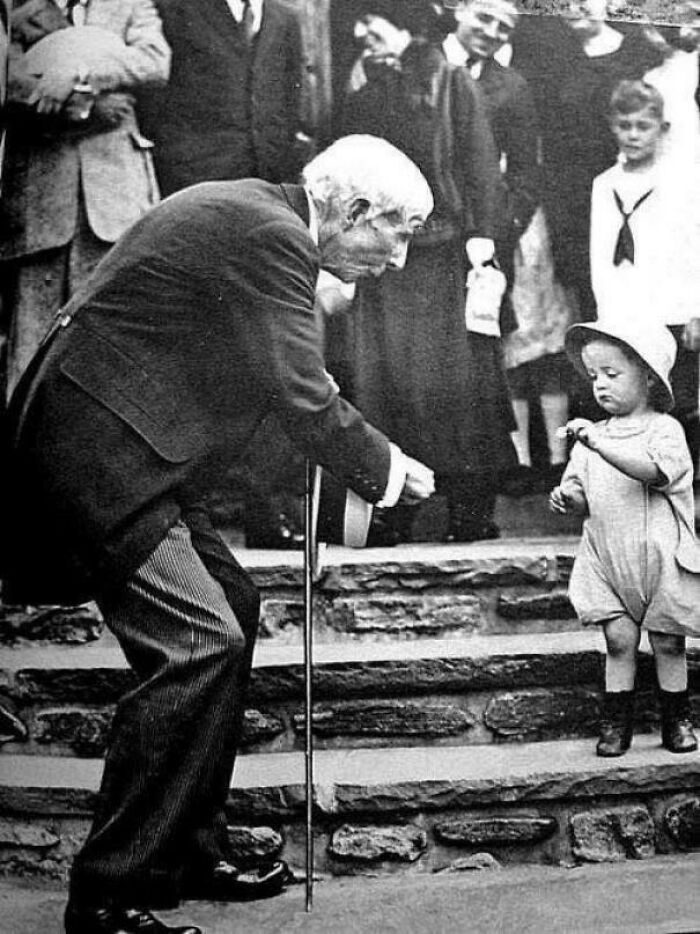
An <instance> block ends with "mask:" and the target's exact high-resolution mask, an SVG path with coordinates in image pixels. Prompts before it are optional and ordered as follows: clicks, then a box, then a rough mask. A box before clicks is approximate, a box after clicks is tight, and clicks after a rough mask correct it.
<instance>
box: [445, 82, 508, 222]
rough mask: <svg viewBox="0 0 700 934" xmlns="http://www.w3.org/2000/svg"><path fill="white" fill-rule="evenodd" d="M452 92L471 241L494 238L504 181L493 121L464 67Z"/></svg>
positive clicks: (456, 154)
mask: <svg viewBox="0 0 700 934" xmlns="http://www.w3.org/2000/svg"><path fill="white" fill-rule="evenodd" d="M450 93H451V96H452V100H451V106H450V111H451V115H452V120H453V122H454V127H453V132H454V159H455V162H456V163H457V169H458V172H459V176H460V178H461V187H462V201H463V206H464V212H465V216H464V224H465V228H466V234H467V238H469V237H490V238H492V239H493V238H495V237H496V235H497V233H498V223H499V216H498V215H499V208H500V206H501V204H502V201H501V192H502V187H501V186H502V180H501V170H500V166H499V160H498V152H497V149H496V144H495V142H494V139H493V134H492V132H491V126H490V123H489V119H488V117H487V115H486V110H485V108H484V104H483V102H482V99H481V94H480V92H479V89H478V87H477V85H476V82H475V81H473V80H472V78H471V77H470V76H469V75H467V73H466V72H465V70H464V69H463V68H455V69H454V70H453V71H452V78H451V89H450Z"/></svg>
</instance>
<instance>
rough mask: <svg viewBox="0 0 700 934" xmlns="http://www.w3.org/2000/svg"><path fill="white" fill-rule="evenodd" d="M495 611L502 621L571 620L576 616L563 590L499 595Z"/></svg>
mask: <svg viewBox="0 0 700 934" xmlns="http://www.w3.org/2000/svg"><path fill="white" fill-rule="evenodd" d="M496 609H497V611H498V613H499V615H500V616H502V617H503V618H504V619H573V618H574V617H575V616H576V612H575V610H574V608H573V606H572V605H571V603H570V602H569V598H568V597H567V595H566V591H565V590H552V591H549V592H547V593H535V594H532V593H514V594H513V593H511V594H500V595H499V597H498V601H497V604H496Z"/></svg>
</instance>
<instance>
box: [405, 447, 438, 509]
mask: <svg viewBox="0 0 700 934" xmlns="http://www.w3.org/2000/svg"><path fill="white" fill-rule="evenodd" d="M434 492H435V475H434V474H433V471H432V470H431V469H430V467H426V466H425V464H421V462H420V461H417V460H414V459H413V458H412V457H407V458H406V480H405V482H404V487H403V490H402V492H401V496H400V498H399V502H401V503H406V504H408V505H410V504H412V503H420V502H421V500H424V499H427V498H428V497H429V496H432V495H433V493H434Z"/></svg>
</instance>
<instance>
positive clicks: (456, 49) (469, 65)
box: [442, 32, 484, 80]
mask: <svg viewBox="0 0 700 934" xmlns="http://www.w3.org/2000/svg"><path fill="white" fill-rule="evenodd" d="M442 50H443V52H444V53H445V58H446V59H447V61H448V62H449V63H450V65H456V66H457V67H458V68H466V69H467V71H468V72H469V74H470V75H471V76H472V78H474V79H475V80H476V79H478V78H480V77H481V72H482V69H483V67H484V60H483V59H481V58H472V60H471V61H470V60H469V53H468V52H467V50H466V49H465V48H464V46H463V45H462V43H461V42H460V41H459V39H458V38H457V34H456V33H454V32H451V33H450V34H449V36H447V38H446V39H444V41H443V43H442Z"/></svg>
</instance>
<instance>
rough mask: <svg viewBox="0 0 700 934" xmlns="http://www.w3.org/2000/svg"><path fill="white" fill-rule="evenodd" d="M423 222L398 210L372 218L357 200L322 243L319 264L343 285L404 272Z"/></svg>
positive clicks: (365, 207)
mask: <svg viewBox="0 0 700 934" xmlns="http://www.w3.org/2000/svg"><path fill="white" fill-rule="evenodd" d="M424 222H425V218H423V217H420V216H419V215H412V216H410V217H406V215H405V214H404V213H403V212H400V211H389V212H385V213H381V214H374V215H372V214H371V212H370V211H369V205H367V203H366V202H363V201H361V200H360V199H357V200H356V201H355V202H354V204H353V205H352V206H351V208H350V210H349V212H348V217H347V219H346V220H345V221H344V222H343V223H342V224H340V225H339V227H338V229H337V230H335V231H334V232H333V233H332V234H331V235H330V236H328V237H327V238H326V239H325V241H324V242H322V243H321V265H322V267H323V268H324V269H327V270H328V272H331V273H333V275H334V276H337V277H338V278H339V279H341V280H342V281H343V282H356V281H357V280H358V279H364V278H367V277H368V276H375V277H376V276H380V275H381V274H382V273H383V272H384V271H385V270H386V269H403V267H404V265H405V263H406V254H407V251H408V245H409V243H410V242H411V237H412V236H413V234H414V233H415V231H416V230H417V228H418V227H419V226H421V225H422V224H423V223H424Z"/></svg>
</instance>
